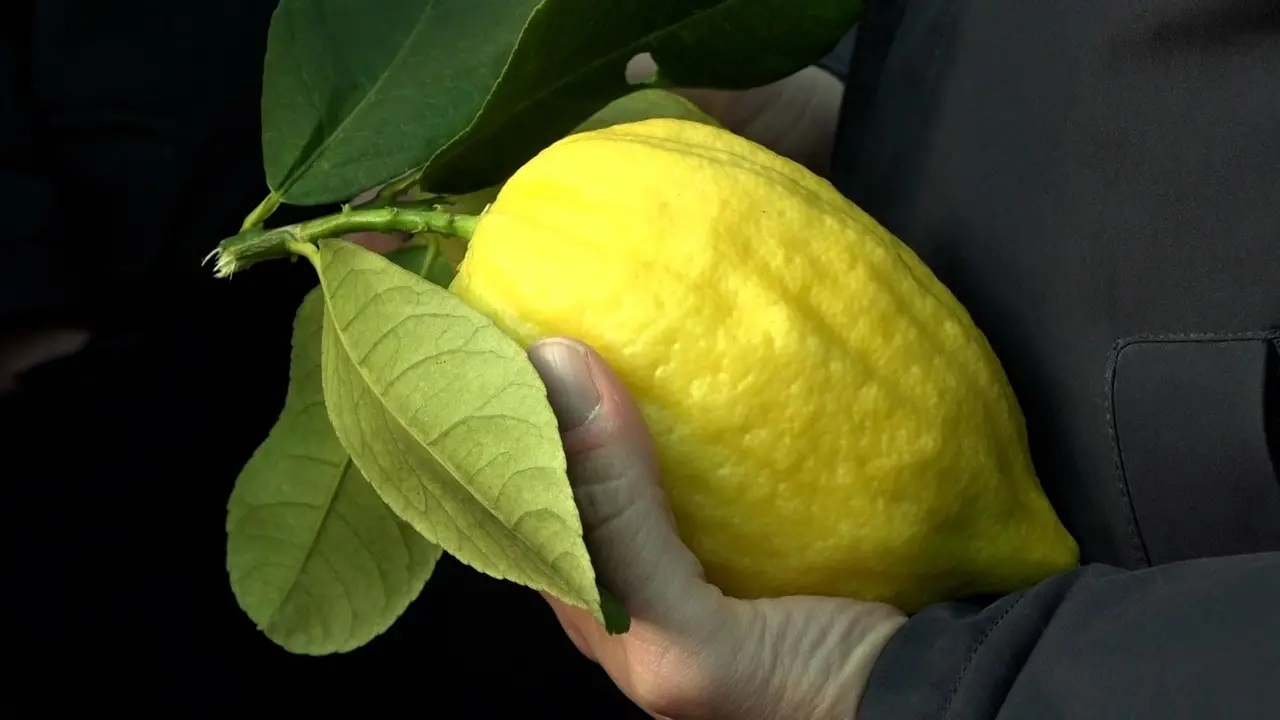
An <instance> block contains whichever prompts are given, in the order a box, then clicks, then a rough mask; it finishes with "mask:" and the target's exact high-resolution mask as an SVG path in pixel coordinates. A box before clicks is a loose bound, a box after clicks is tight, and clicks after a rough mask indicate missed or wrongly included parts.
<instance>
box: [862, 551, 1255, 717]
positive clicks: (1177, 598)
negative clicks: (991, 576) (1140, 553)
mask: <svg viewBox="0 0 1280 720" xmlns="http://www.w3.org/2000/svg"><path fill="white" fill-rule="evenodd" d="M1278 608H1280V553H1270V554H1259V555H1243V556H1234V557H1225V558H1214V559H1205V560H1195V561H1187V562H1182V563H1177V564H1172V565H1165V566H1160V567H1156V568H1152V569H1145V570H1139V571H1123V570H1118V569H1116V568H1112V567H1106V566H1099V565H1094V566H1086V567H1084V568H1081V569H1078V570H1076V571H1073V572H1071V573H1067V574H1063V575H1059V576H1056V577H1054V578H1051V579H1049V580H1047V581H1045V582H1042V583H1041V584H1039V585H1037V586H1035V587H1033V588H1031V589H1028V590H1026V591H1023V592H1020V593H1017V594H1014V595H1010V596H1008V597H1005V598H1002V599H999V600H997V601H996V602H994V603H991V604H987V605H977V604H962V603H949V604H943V605H938V606H934V607H931V608H928V609H926V610H924V611H922V612H920V613H918V614H917V615H915V616H913V617H912V618H911V619H910V620H909V621H908V622H907V624H906V625H904V626H903V628H902V629H901V630H900V631H899V632H898V634H897V635H896V636H895V637H894V638H893V639H892V640H890V642H889V644H888V646H887V647H886V648H885V650H884V652H883V653H882V655H881V656H880V659H879V660H878V662H877V664H876V666H875V668H874V669H873V670H872V674H871V677H870V680H869V684H868V687H867V690H866V693H865V695H864V696H863V700H862V704H861V708H860V710H859V714H858V718H859V720H916V719H921V720H933V719H935V718H936V719H939V720H941V719H943V718H946V719H947V720H988V719H994V718H998V719H999V720H1046V719H1047V718H1087V719H1088V720H1108V719H1109V718H1126V719H1129V720H1146V719H1147V718H1151V719H1153V720H1155V719H1159V720H1176V719H1178V718H1196V719H1197V720H1198V719H1200V718H1204V719H1205V720H1216V719H1217V718H1233V719H1234V720H1250V719H1252V718H1259V719H1261V718H1269V717H1275V713H1276V708H1277V707H1280V612H1277V609H1278Z"/></svg>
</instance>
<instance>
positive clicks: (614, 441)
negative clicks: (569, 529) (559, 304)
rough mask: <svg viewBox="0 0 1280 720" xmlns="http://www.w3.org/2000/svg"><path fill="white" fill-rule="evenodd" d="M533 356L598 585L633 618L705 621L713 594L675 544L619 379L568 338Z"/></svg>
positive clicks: (639, 423)
mask: <svg viewBox="0 0 1280 720" xmlns="http://www.w3.org/2000/svg"><path fill="white" fill-rule="evenodd" d="M529 356H530V359H531V360H532V362H533V364H534V366H535V367H536V368H537V369H538V371H539V373H540V374H541V375H542V377H543V381H544V383H545V384H546V386H547V393H548V398H549V400H550V402H551V405H552V408H553V409H554V410H555V412H556V416H557V417H558V418H559V419H560V425H561V433H562V435H563V442H564V447H565V454H566V456H567V459H568V465H569V479H570V482H571V483H572V484H573V489H574V497H575V499H576V501H577V504H578V507H579V510H580V512H581V515H582V520H583V530H584V537H585V540H586V543H587V549H588V550H589V551H590V552H591V556H592V559H593V562H594V563H595V565H596V567H597V571H598V573H599V575H600V580H601V582H602V583H603V584H604V586H605V587H607V588H609V589H610V590H611V591H612V592H613V593H614V594H615V595H616V596H617V597H618V599H619V600H620V601H621V602H622V603H623V605H625V606H626V607H627V609H628V611H629V612H630V613H631V614H632V615H633V616H636V617H646V618H648V619H651V620H654V621H656V622H658V623H661V624H666V625H668V626H670V625H673V624H679V623H680V621H681V620H689V619H692V618H696V617H703V613H705V611H706V603H707V602H708V601H709V600H710V597H709V596H710V595H711V594H712V593H709V592H708V588H710V586H709V585H707V584H706V583H705V582H704V580H703V574H702V566H701V564H700V563H699V562H698V560H697V558H695V557H694V556H693V553H691V552H690V551H689V549H688V548H687V547H686V546H685V545H684V543H683V542H681V540H680V538H679V536H678V535H677V533H676V526H675V522H674V520H673V518H672V516H671V511H670V508H669V507H668V506H667V502H666V496H665V495H664V493H663V492H662V488H661V485H660V484H659V479H658V462H657V456H656V453H655V451H654V446H653V441H652V438H651V437H650V435H649V432H648V429H647V428H646V426H645V423H644V420H643V418H642V416H641V414H640V411H639V410H638V409H637V407H636V405H635V403H634V402H633V401H632V400H631V398H630V396H629V394H628V393H627V391H626V389H625V388H624V387H623V385H622V383H621V382H620V381H619V380H618V378H617V376H615V375H614V374H613V372H612V371H611V370H610V369H609V368H608V367H607V365H606V364H605V362H604V360H603V359H602V358H601V357H600V356H599V355H598V354H597V353H596V352H595V351H594V350H591V349H590V348H588V347H587V346H585V345H583V344H581V343H578V342H575V341H573V340H568V339H564V338H551V339H547V340H543V341H541V342H539V343H537V344H535V345H534V346H533V347H532V348H530V350H529Z"/></svg>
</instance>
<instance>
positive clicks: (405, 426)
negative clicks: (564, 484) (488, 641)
mask: <svg viewBox="0 0 1280 720" xmlns="http://www.w3.org/2000/svg"><path fill="white" fill-rule="evenodd" d="M330 257H332V254H331V255H330ZM388 262H389V261H388ZM353 271H355V268H354V267H352V268H348V270H347V272H353ZM406 272H408V271H406ZM320 275H321V281H320V282H321V284H322V285H323V286H324V288H325V293H324V302H325V309H326V313H325V315H326V318H325V322H327V323H330V324H331V325H332V327H333V330H334V332H335V333H336V335H337V337H338V342H339V343H340V344H341V345H342V350H343V354H345V355H346V356H347V359H348V360H349V361H350V363H351V365H352V367H354V368H355V371H356V374H357V375H358V376H359V377H360V380H361V381H362V382H363V383H364V385H365V387H366V388H367V389H368V391H369V392H370V394H372V395H373V396H374V397H375V398H377V399H378V405H379V406H380V407H381V408H382V409H383V411H384V412H386V414H387V415H388V416H389V417H390V418H392V419H393V420H395V422H396V424H397V425H399V426H400V428H401V429H402V430H404V432H405V433H407V434H408V435H409V436H410V437H412V438H413V439H414V440H415V441H416V442H417V444H418V446H419V447H421V448H422V449H423V450H425V451H426V452H427V454H428V455H429V456H431V459H432V460H433V461H435V463H436V464H437V465H439V466H440V467H441V468H443V469H444V470H445V472H447V473H448V474H449V476H450V477H452V478H454V481H455V482H456V483H457V484H458V485H461V486H462V488H463V489H464V490H466V492H467V494H468V495H470V496H471V497H472V499H474V500H475V501H476V503H477V504H479V505H480V506H481V507H482V508H484V509H485V511H486V512H488V513H489V515H490V516H491V517H492V518H494V519H495V520H497V521H498V522H499V524H501V525H502V527H504V528H506V529H507V534H508V535H512V536H514V537H515V538H516V541H517V542H519V543H520V544H521V545H522V546H524V547H525V548H527V549H528V550H529V553H528V554H529V555H531V556H532V557H533V558H535V559H536V560H537V562H538V563H539V564H541V565H545V566H546V569H547V570H549V571H550V572H548V573H547V576H549V577H551V578H557V576H558V573H557V572H556V570H555V567H554V566H553V565H552V564H551V563H550V562H549V561H547V560H546V559H545V558H543V557H542V553H541V552H540V551H539V550H538V549H537V548H536V547H534V546H533V545H532V544H530V543H529V541H528V540H527V539H526V538H525V537H524V536H523V535H521V534H520V533H518V532H516V531H515V528H513V527H511V526H509V525H507V522H506V520H504V519H502V517H501V516H500V515H498V513H497V511H496V510H495V509H494V508H493V506H491V505H490V504H489V503H488V502H487V501H486V500H485V499H484V498H482V497H480V496H479V495H477V494H476V492H475V491H474V490H472V489H471V487H470V486H469V485H468V484H467V483H465V482H463V481H462V480H460V479H459V478H460V477H461V475H460V473H458V472H457V471H456V470H455V468H454V467H453V465H452V464H451V463H449V462H447V461H446V460H445V459H444V458H442V457H441V456H440V455H439V454H438V453H437V452H436V450H435V449H434V448H432V447H431V445H430V444H428V443H427V442H426V441H424V440H423V438H422V437H420V436H419V435H418V433H417V432H416V431H415V430H414V429H413V428H411V427H410V426H409V423H408V422H406V421H405V420H404V418H401V417H400V415H399V414H397V413H396V412H395V411H394V410H393V409H392V408H391V407H390V406H389V405H388V404H387V402H386V400H384V399H383V397H382V395H381V394H380V393H378V392H377V391H375V390H374V389H373V388H374V385H373V382H372V380H371V379H370V378H369V376H368V374H367V373H366V372H365V370H364V367H363V366H362V365H361V364H360V363H358V362H356V361H355V358H354V356H353V355H352V353H351V346H350V344H349V343H348V342H347V336H346V333H345V332H344V331H343V330H342V328H341V327H339V325H338V323H337V322H335V321H334V319H333V314H332V312H333V308H332V298H331V297H330V295H329V292H328V290H329V282H328V278H327V275H328V273H325V272H322V273H321V274H320ZM552 514H553V515H555V516H556V517H557V518H559V517H560V516H559V514H558V513H554V512H553V513H552ZM471 542H475V541H474V540H472V541H471ZM559 584H560V586H561V588H562V589H564V590H570V591H571V588H570V587H569V586H568V585H567V584H566V583H563V582H561V583H559ZM574 594H576V593H574Z"/></svg>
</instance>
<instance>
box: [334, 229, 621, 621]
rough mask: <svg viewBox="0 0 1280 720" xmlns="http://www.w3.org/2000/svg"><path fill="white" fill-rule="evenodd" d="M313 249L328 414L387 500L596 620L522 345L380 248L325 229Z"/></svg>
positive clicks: (552, 431)
mask: <svg viewBox="0 0 1280 720" xmlns="http://www.w3.org/2000/svg"><path fill="white" fill-rule="evenodd" d="M311 260H312V262H313V264H314V265H315V267H316V270H317V272H318V273H319V275H320V284H321V287H322V289H323V291H324V294H325V302H326V306H327V308H328V311H327V312H326V313H325V329H324V341H323V352H322V358H323V367H324V387H325V397H326V401H327V403H328V408H329V416H330V418H331V419H332V421H333V425H334V428H335V430H336V431H337V433H338V437H339V438H341V439H342V444H343V445H344V446H345V447H346V448H348V449H349V450H350V452H351V455H352V457H353V458H354V460H355V462H356V465H358V466H359V467H360V468H361V470H362V471H363V472H364V473H365V476H366V477H367V478H368V479H369V482H370V484H372V485H373V487H374V488H375V489H376V490H377V491H378V494H379V495H380V496H381V497H382V499H383V500H384V501H385V502H386V503H387V505H389V506H390V507H391V508H392V509H393V510H394V511H395V512H396V514H398V515H399V516H400V517H402V518H404V519H405V520H406V521H408V522H409V523H410V524H411V525H413V527H414V528H415V529H416V530H417V531H418V532H420V533H422V535H423V536H424V537H426V538H428V539H429V540H431V541H433V542H435V543H436V544H438V545H440V546H441V547H442V548H444V550H445V551H446V552H448V553H449V554H451V555H453V556H454V557H456V558H458V559H459V560H461V561H462V562H464V563H466V564H468V565H471V566H472V567H474V568H476V569H477V570H480V571H481V572H484V573H487V574H489V575H492V576H494V577H497V578H501V579H505V580H511V581H514V582H517V583H520V584H522V585H525V586H528V587H532V588H535V589H537V590H542V591H545V592H548V593H550V594H552V595H554V596H556V597H559V598H561V599H562V600H564V601H565V602H568V603H570V604H573V605H576V606H578V607H582V608H586V609H589V610H591V611H592V612H593V613H594V614H595V615H596V617H597V619H599V620H600V621H601V622H604V617H603V614H602V611H601V608H600V605H601V598H600V594H599V591H598V590H597V588H596V584H595V572H594V570H593V568H592V565H591V559H590V556H589V555H588V553H587V549H586V545H585V543H584V541H583V538H582V522H581V519H580V518H579V515H578V510H577V506H576V505H575V504H574V499H573V492H572V489H571V487H570V485H569V480H568V476H567V474H566V461H565V456H564V449H563V446H562V445H561V439H560V432H559V428H558V425H557V422H556V418H555V415H554V414H553V412H552V410H551V406H550V404H549V403H548V401H547V396H546V388H545V386H543V384H542V380H541V378H540V377H539V376H538V374H537V371H536V370H534V368H533V365H532V364H531V363H530V362H529V360H528V357H527V355H526V354H525V352H524V350H523V349H521V347H520V346H519V345H518V344H517V343H516V342H515V341H514V340H512V339H511V338H509V337H507V335H506V334H504V333H503V332H502V331H501V330H499V329H498V328H497V327H496V326H495V325H494V324H493V323H492V322H490V321H489V319H488V318H486V317H484V316H483V315H481V314H479V313H478V312H476V311H475V310H472V309H471V308H470V307H468V306H467V305H465V304H464V303H463V302H462V301H461V300H460V299H459V298H458V297H457V296H455V295H452V294H450V293H449V292H448V291H446V290H444V289H442V288H440V287H437V286H436V285H433V284H431V283H429V282H426V281H425V280H423V279H421V278H419V277H418V276H416V275H414V274H413V273H411V272H408V271H406V270H404V269H402V268H400V267H397V266H396V265H395V264H393V263H391V262H389V261H388V260H387V259H386V258H383V257H381V256H379V255H377V254H376V253H372V252H369V251H368V250H365V249H364V248H361V247H359V246H357V245H354V244H352V243H349V242H346V241H343V240H325V241H322V242H320V243H319V246H318V250H317V251H316V252H315V253H314V254H313V255H312V257H311Z"/></svg>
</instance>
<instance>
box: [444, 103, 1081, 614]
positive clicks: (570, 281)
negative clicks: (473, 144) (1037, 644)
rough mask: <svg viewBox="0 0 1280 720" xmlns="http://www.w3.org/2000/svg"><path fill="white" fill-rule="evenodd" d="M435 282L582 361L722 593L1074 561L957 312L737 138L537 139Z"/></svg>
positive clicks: (763, 152)
mask: <svg viewBox="0 0 1280 720" xmlns="http://www.w3.org/2000/svg"><path fill="white" fill-rule="evenodd" d="M451 289H452V290H453V291H454V292H455V293H457V294H458V295H459V296H461V297H462V298H463V299H464V300H466V301H467V302H468V303H469V304H470V305H472V306H473V307H475V308H476V309H478V310H479V311H480V312H482V313H484V314H485V315H487V316H488V317H490V318H491V319H493V320H494V321H495V322H496V323H497V324H498V325H499V326H500V327H502V328H503V329H504V330H505V331H507V332H508V333H510V334H511V335H512V336H513V337H515V338H517V339H518V340H519V341H521V342H522V343H524V344H525V345H526V346H527V345H528V344H530V343H532V342H533V341H535V340H537V339H538V338H541V337H545V336H548V335H566V336H570V337H575V338H578V339H581V340H582V341H584V342H586V343H588V344H590V345H592V346H593V347H594V348H596V349H597V350H598V351H599V352H600V353H601V355H602V356H603V357H604V358H605V359H606V360H607V361H608V362H609V363H610V365H611V367H612V368H614V370H615V371H616V372H617V373H618V375H619V376H620V378H621V379H622V380H623V381H624V382H625V384H626V385H627V387H628V388H629V390H630V391H631V393H632V394H633V395H634V397H635V398H636V400H637V401H638V403H639V404H640V407H641V410H642V412H643V414H644V417H645V419H646V420H647V422H648V423H649V426H650V428H651V430H652V432H653V435H654V438H655V441H656V444H657V447H658V452H659V455H660V460H661V464H662V471H663V473H664V477H663V483H664V488H665V490H666V492H667V495H668V497H669V500H670V502H671V506H672V510H673V512H674V514H675V518H676V522H677V525H678V527H679V531H680V534H681V536H682V538H683V539H684V540H685V542H686V543H687V544H688V545H689V546H690V548H691V549H692V550H693V552H694V554H695V555H697V556H698V558H699V559H700V560H701V561H702V563H703V565H704V567H705V569H706V573H707V578H708V579H709V580H710V581H711V582H713V583H715V584H716V585H718V586H719V587H720V588H721V589H722V590H723V591H724V592H725V593H727V594H729V595H733V596H736V597H742V598H753V597H765V596H780V595H792V594H809V595H833V596H845V597H853V598H860V599H866V600H877V601H884V602H888V603H891V604H894V605H896V606H898V607H900V608H902V609H904V610H907V611H909V612H910V611H914V610H916V609H919V608H921V607H923V606H924V605H927V604H929V603H932V602H936V601H941V600H946V599H953V598H958V597H963V596H966V595H970V594H974V593H1001V592H1008V591H1011V590H1014V589H1017V588H1020V587H1024V586H1026V585H1029V584H1032V583H1035V582H1036V581H1038V580H1040V579H1043V578H1044V577H1046V576H1047V575H1050V574H1053V573H1055V572H1059V571H1062V570H1064V569H1068V568H1070V567H1072V566H1074V565H1076V564H1077V563H1078V549H1077V545H1076V543H1075V541H1074V540H1073V539H1072V537H1071V536H1070V535H1069V534H1068V533H1067V531H1066V530H1065V528H1064V527H1063V526H1062V524H1061V523H1060V522H1059V519H1058V517H1057V515H1056V513H1055V512H1054V510H1053V508H1052V506H1051V505H1050V504H1049V502H1048V501H1047V500H1046V498H1045V496H1044V493H1043V491H1042V489H1041V487H1040V484H1039V481H1038V480H1037V478H1036V474H1035V471H1034V469H1033V467H1032V463H1031V459H1030V456H1029V453H1028V448H1027V442H1026V436H1025V428H1024V423H1023V418H1022V415H1021V411H1020V409H1019V407H1018V404H1017V401H1016V399H1015V398H1014V395H1013V392H1012V390H1011V389H1010V387H1009V385H1008V382H1007V379H1006V377H1005V375H1004V372H1003V370H1002V368H1001V366H1000V363H999V362H998V360H997V359H996V357H995V354H994V353H993V352H992V350H991V348H990V346H989V345H988V343H987V342H986V339H985V338H984V337H983V335H982V333H981V332H980V331H979V330H978V328H977V327H976V326H975V325H974V324H973V322H972V320H971V319H970V317H969V315H968V313H966V312H965V310H964V308H963V307H961V306H960V304H959V303H958V302H957V301H956V299H955V298H954V297H953V296H952V294H951V293H950V292H949V291H948V290H947V288H946V287H944V286H943V285H942V283H941V282H939V281H938V280H937V279H936V277H935V276H934V275H933V274H932V273H931V272H930V271H929V270H928V268H926V266H925V265H924V264H923V263H922V262H921V260H920V259H919V258H918V257H917V256H916V255H915V254H914V253H912V252H911V250H910V249H908V248H907V247H906V246H905V245H904V244H903V243H901V242H900V241H899V240H897V239H896V238H894V237H893V236H892V235H891V234H890V233H889V232H887V231H886V230H885V229H884V228H883V227H881V226H880V225H879V224H878V223H876V222H875V221H874V220H872V219H871V218H870V217H869V216H867V215H866V214H865V213H863V212H862V211H861V210H860V209H858V208H857V207H856V206H855V205H853V204H852V203H851V202H849V201H848V200H847V199H846V198H844V197H843V196H842V195H840V193H839V192H837V191H836V190H835V189H834V188H833V187H832V186H831V185H830V184H828V183H827V182H826V181H824V180H822V179H821V178H819V177H817V176H815V175H813V174H811V173H810V172H809V171H807V170H806V169H804V168H803V167H801V166H800V165H798V164H796V163H793V162H791V161H789V160H787V159H785V158H783V157H781V156H778V155H776V154H774V153H772V152H770V151H769V150H767V149H765V148H763V147H761V146H759V145H757V144H755V143H752V142H750V141H748V140H746V139H743V138H741V137H738V136H736V135H734V134H731V133H729V132H727V131H725V130H721V129H718V128H715V127H711V126H708V125H705V124H700V123H695V122H689V121H684V120H674V119H654V120H645V121H640V122H636V123H629V124H624V125H617V126H614V127H610V128H605V129H602V130H597V131H592V132H588V133H583V134H579V135H574V136H570V137H568V138H566V139H564V140H562V141H560V142H558V143H556V144H555V145H553V146H551V147H549V148H548V149H546V150H545V151H543V152H542V153H541V154H540V155H538V156H537V157H535V158H534V159H533V160H531V161H530V162H529V163H528V164H526V165H525V166H524V167H523V168H521V169H520V170H519V171H518V172H517V173H516V174H515V175H514V176H513V177H512V178H511V179H510V180H509V181H508V182H507V183H506V185H505V187H504V188H503V190H502V192H501V193H500V194H499V196H498V198H497V200H496V201H495V202H494V204H493V205H492V206H491V207H490V208H489V210H488V211H487V213H486V214H485V215H484V216H483V217H482V219H481V220H480V222H479V225H478V227H477V229H476V233H475V235H474V237H473V238H472V240H471V243H470V246H469V248H468V250H467V254H466V257H465V258H464V260H463V262H462V264H461V267H460V268H459V273H458V275H457V277H456V278H455V280H454V282H453V284H452V286H451Z"/></svg>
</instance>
